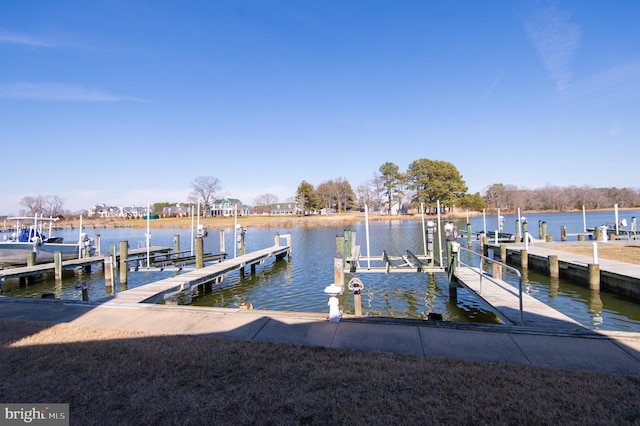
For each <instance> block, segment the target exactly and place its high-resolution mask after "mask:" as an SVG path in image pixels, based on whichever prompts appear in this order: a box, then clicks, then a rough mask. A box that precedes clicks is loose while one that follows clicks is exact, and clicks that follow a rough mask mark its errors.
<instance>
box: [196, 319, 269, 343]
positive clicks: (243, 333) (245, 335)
mask: <svg viewBox="0 0 640 426" xmlns="http://www.w3.org/2000/svg"><path fill="white" fill-rule="evenodd" d="M192 315H193V314H192ZM268 321H269V318H268V317H264V316H252V315H220V314H209V315H205V316H202V317H200V318H199V320H198V322H197V323H196V324H194V325H193V326H192V327H191V328H189V329H188V330H187V332H188V334H193V335H196V334H197V335H206V336H217V337H224V338H229V339H239V340H253V339H254V338H255V336H256V335H257V334H258V332H259V331H260V330H261V329H262V328H263V327H264V326H265V324H266V323H267V322H268Z"/></svg>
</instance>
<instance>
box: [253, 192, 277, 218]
mask: <svg viewBox="0 0 640 426" xmlns="http://www.w3.org/2000/svg"><path fill="white" fill-rule="evenodd" d="M277 202H278V197H277V196H275V195H273V194H262V195H259V196H257V197H256V199H255V200H253V204H254V211H255V212H256V213H268V214H271V212H272V211H273V205H274V204H276V203H277Z"/></svg>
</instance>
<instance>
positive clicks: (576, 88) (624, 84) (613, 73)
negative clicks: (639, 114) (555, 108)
mask: <svg viewBox="0 0 640 426" xmlns="http://www.w3.org/2000/svg"><path fill="white" fill-rule="evenodd" d="M569 89H570V94H569V96H568V98H569V99H578V100H580V101H584V100H591V101H598V102H604V103H608V102H615V101H621V100H625V99H637V97H638V95H640V61H636V62H632V63H629V64H624V65H620V66H617V67H613V68H610V69H607V70H605V71H602V72H600V73H598V74H594V75H592V76H590V77H587V78H584V79H582V80H578V81H575V82H574V83H573V84H571V85H570V87H569Z"/></svg>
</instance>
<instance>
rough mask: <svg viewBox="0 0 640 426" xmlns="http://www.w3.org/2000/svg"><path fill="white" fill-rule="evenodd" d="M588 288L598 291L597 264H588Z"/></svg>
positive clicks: (598, 274) (598, 276)
mask: <svg viewBox="0 0 640 426" xmlns="http://www.w3.org/2000/svg"><path fill="white" fill-rule="evenodd" d="M589 288H590V289H591V290H597V291H600V265H598V264H597V263H590V264H589Z"/></svg>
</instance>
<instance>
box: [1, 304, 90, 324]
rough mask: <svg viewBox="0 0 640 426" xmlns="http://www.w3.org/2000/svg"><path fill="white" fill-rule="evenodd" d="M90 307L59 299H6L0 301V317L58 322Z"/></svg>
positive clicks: (72, 317)
mask: <svg viewBox="0 0 640 426" xmlns="http://www.w3.org/2000/svg"><path fill="white" fill-rule="evenodd" d="M90 309H91V308H90V307H86V306H82V305H66V304H64V303H61V302H60V301H47V300H33V301H25V302H11V301H7V302H6V303H4V302H3V303H0V318H7V319H15V320H25V321H46V322H55V323H60V322H69V321H72V320H73V319H74V318H76V317H78V316H81V315H84V314H85V313H86V312H88V311H89V310H90Z"/></svg>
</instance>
